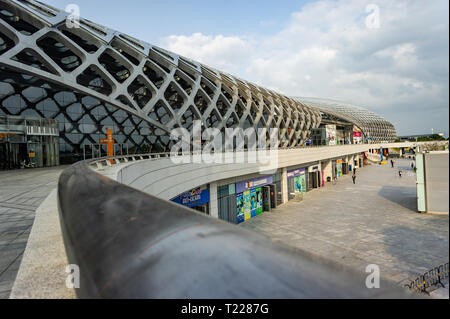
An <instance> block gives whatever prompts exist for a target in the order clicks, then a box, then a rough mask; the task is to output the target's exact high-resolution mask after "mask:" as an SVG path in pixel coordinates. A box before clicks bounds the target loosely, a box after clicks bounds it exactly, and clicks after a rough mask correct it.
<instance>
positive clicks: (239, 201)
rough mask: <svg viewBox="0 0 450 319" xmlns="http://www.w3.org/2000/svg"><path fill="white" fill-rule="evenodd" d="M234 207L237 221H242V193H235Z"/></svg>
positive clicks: (243, 219)
mask: <svg viewBox="0 0 450 319" xmlns="http://www.w3.org/2000/svg"><path fill="white" fill-rule="evenodd" d="M236 207H237V209H236V210H237V223H238V224H240V223H243V222H244V221H245V218H244V194H237V195H236Z"/></svg>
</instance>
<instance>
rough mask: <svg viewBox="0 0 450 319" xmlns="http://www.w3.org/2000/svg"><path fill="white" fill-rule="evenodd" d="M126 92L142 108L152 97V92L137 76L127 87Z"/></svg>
mask: <svg viewBox="0 0 450 319" xmlns="http://www.w3.org/2000/svg"><path fill="white" fill-rule="evenodd" d="M128 94H130V96H131V98H132V99H133V100H134V101H135V102H136V103H137V105H139V107H140V108H141V109H143V108H144V107H145V106H146V105H147V103H148V102H149V101H150V100H151V99H152V92H151V91H150V90H149V88H148V87H147V86H146V85H145V82H144V81H143V79H142V78H141V77H140V76H138V77H137V78H136V79H135V80H134V81H133V82H132V83H131V84H130V86H129V87H128Z"/></svg>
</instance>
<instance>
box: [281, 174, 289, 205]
mask: <svg viewBox="0 0 450 319" xmlns="http://www.w3.org/2000/svg"><path fill="white" fill-rule="evenodd" d="M281 194H282V196H281V199H282V203H283V204H285V203H287V202H288V201H289V197H288V181H287V168H286V167H284V168H283V169H282V171H281Z"/></svg>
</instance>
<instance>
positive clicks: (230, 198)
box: [217, 184, 237, 224]
mask: <svg viewBox="0 0 450 319" xmlns="http://www.w3.org/2000/svg"><path fill="white" fill-rule="evenodd" d="M217 209H218V216H219V219H221V220H224V221H227V222H229V223H232V224H236V223H237V214H236V185H235V184H229V185H225V186H220V187H217Z"/></svg>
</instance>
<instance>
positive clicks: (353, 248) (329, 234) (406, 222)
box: [241, 159, 449, 296]
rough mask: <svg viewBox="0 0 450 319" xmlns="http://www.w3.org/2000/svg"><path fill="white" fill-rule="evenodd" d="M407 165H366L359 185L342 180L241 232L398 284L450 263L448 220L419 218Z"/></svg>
mask: <svg viewBox="0 0 450 319" xmlns="http://www.w3.org/2000/svg"><path fill="white" fill-rule="evenodd" d="M410 164H411V161H409V160H404V159H399V160H396V167H395V168H391V167H390V165H386V166H380V165H375V164H374V165H370V166H368V167H364V168H362V169H359V170H358V171H357V179H356V185H353V182H352V179H351V175H346V176H344V177H342V178H341V179H339V181H338V183H337V184H336V185H333V184H331V183H329V184H327V185H326V187H325V188H322V189H317V190H313V191H311V192H309V193H307V194H306V195H305V196H304V200H303V201H302V202H289V203H287V204H285V205H283V206H281V207H279V208H277V209H276V210H274V211H273V212H270V213H264V214H262V215H260V216H257V217H256V218H253V219H251V220H249V221H247V222H245V223H243V224H241V227H244V228H247V229H252V230H255V231H257V232H259V233H262V234H264V235H267V236H268V237H270V238H272V239H273V240H275V241H280V242H283V243H285V244H288V245H291V246H294V247H297V248H299V249H302V250H306V251H309V252H312V253H315V254H317V255H320V256H322V257H325V258H328V259H331V260H333V261H335V262H337V263H340V264H344V265H346V266H348V267H352V268H354V269H356V270H357V271H360V272H365V268H366V266H367V265H369V264H377V265H378V266H379V267H380V272H381V276H382V278H385V279H388V280H392V281H394V282H396V283H399V284H401V283H403V281H404V280H406V279H408V278H412V277H414V276H418V275H420V274H421V273H424V272H425V271H427V270H429V269H431V268H433V267H436V266H438V265H440V264H443V263H446V262H448V261H449V217H448V215H428V214H419V213H417V203H416V188H415V182H416V179H415V178H416V177H415V174H414V172H413V171H412V170H411V168H410ZM399 168H400V169H402V171H403V176H402V177H401V178H400V177H399V176H398V169H399ZM447 289H448V288H447ZM447 296H448V293H447Z"/></svg>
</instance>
